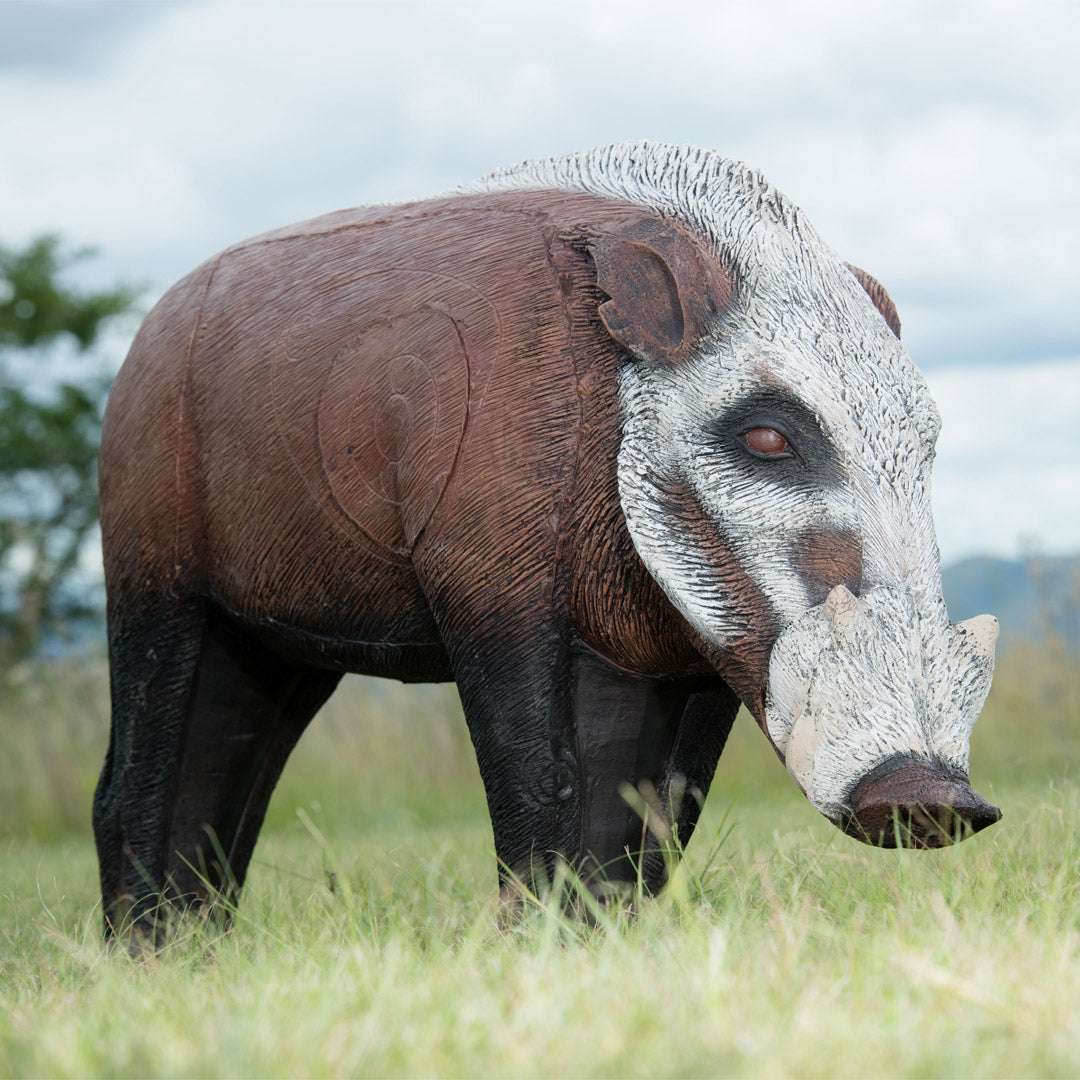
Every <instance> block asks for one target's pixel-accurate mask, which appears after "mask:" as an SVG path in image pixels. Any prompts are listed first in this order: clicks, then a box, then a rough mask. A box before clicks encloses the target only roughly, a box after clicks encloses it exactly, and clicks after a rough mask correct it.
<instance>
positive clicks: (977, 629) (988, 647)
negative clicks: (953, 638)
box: [826, 601, 998, 660]
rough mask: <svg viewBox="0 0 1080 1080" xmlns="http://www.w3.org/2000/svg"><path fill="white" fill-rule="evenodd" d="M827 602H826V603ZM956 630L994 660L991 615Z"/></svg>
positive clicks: (995, 628) (995, 633)
mask: <svg viewBox="0 0 1080 1080" xmlns="http://www.w3.org/2000/svg"><path fill="white" fill-rule="evenodd" d="M826 602H827V601H826ZM956 629H957V630H961V631H963V633H964V637H965V638H966V639H968V640H970V641H971V643H972V644H973V645H974V646H975V648H976V649H977V650H978V651H979V652H980V653H982V654H983V655H984V656H985V657H986V658H987V659H988V660H992V659H993V658H994V645H995V644H996V643H997V636H998V621H997V619H995V618H994V616H993V615H976V616H975V617H974V618H972V619H965V620H964V621H963V622H961V623H957V624H956Z"/></svg>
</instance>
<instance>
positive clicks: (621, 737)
mask: <svg viewBox="0 0 1080 1080" xmlns="http://www.w3.org/2000/svg"><path fill="white" fill-rule="evenodd" d="M505 644H506V643H505V642H504V646H505ZM491 655H492V650H491V649H490V648H488V649H487V650H484V649H480V648H468V647H465V648H459V649H458V650H457V652H456V657H455V675H456V678H457V683H458V689H459V692H460V693H461V698H462V705H463V708H464V711H465V716H466V719H467V721H468V723H469V730H470V733H471V735H472V739H473V745H474V747H475V749H476V756H477V761H478V764H479V766H480V773H481V776H482V777H483V780H484V786H485V789H486V792H487V798H488V809H489V811H490V814H491V820H492V826H493V830H494V839H495V853H496V855H497V857H498V859H499V865H500V877H501V881H502V885H503V888H504V892H506V893H512V892H513V889H514V882H515V880H516V879H520V880H521V881H524V882H525V883H526V884H527V885H530V886H532V887H534V888H543V885H544V882H545V881H550V880H551V878H552V874H553V872H554V869H555V864H556V862H557V861H558V860H559V859H562V860H565V861H566V862H569V863H570V864H572V865H574V866H576V867H577V868H578V869H579V870H580V872H581V873H582V874H583V876H584V877H585V878H586V879H587V880H588V881H589V883H590V887H594V888H595V891H597V892H603V891H605V889H606V888H607V887H608V886H609V885H610V884H611V883H612V882H616V881H624V882H626V881H629V882H635V881H637V880H638V872H639V862H640V870H641V874H642V881H643V884H644V885H645V887H646V888H647V889H649V890H654V889H657V888H659V887H660V886H661V885H662V884H663V881H664V878H665V876H666V865H665V861H664V855H663V853H662V852H660V851H659V850H658V845H657V844H656V843H655V842H654V841H653V840H652V839H651V838H650V837H647V838H646V839H645V841H644V843H643V833H642V821H641V818H640V817H639V816H638V815H637V814H636V813H635V811H634V810H633V809H632V808H631V807H630V805H629V804H628V803H627V801H626V799H625V798H624V796H623V794H622V793H621V790H620V787H621V785H623V784H630V785H631V786H632V787H639V788H641V789H642V790H646V791H651V792H655V797H653V796H652V795H651V794H650V798H654V801H655V802H656V805H657V806H658V807H662V808H663V813H664V814H666V815H668V820H667V827H668V828H669V829H670V828H672V827H674V829H675V830H677V834H678V837H679V839H680V841H682V842H685V840H686V839H688V838H689V835H690V833H691V832H692V830H693V827H694V823H695V822H696V820H697V815H698V811H699V803H698V802H697V798H696V795H697V794H700V797H702V798H703V797H704V795H705V793H706V792H707V791H708V788H709V783H710V781H711V780H712V775H713V772H714V771H715V768H716V762H717V759H718V758H719V755H720V751H721V750H722V748H723V745H724V741H725V740H726V738H727V733H728V731H729V730H730V727H731V723H732V720H733V719H734V716H735V712H736V710H737V708H738V701H737V699H736V698H735V696H734V695H733V694H732V693H731V691H730V690H728V688H727V687H726V686H725V685H724V684H723V683H722V682H720V680H719V679H714V678H694V679H663V680H661V679H647V678H640V677H637V676H633V675H630V674H627V673H625V672H622V671H620V670H618V669H616V668H614V667H613V666H611V665H610V664H608V663H606V662H605V661H603V660H602V659H600V658H599V657H598V656H596V655H595V654H592V653H588V652H571V651H570V650H569V649H567V648H566V646H565V645H563V644H562V642H561V641H560V640H558V638H557V637H556V636H555V635H554V634H550V635H545V633H543V632H540V633H537V635H536V636H535V637H534V639H533V640H532V642H530V647H529V648H528V649H521V650H512V649H507V648H505V647H504V649H503V651H502V652H501V653H500V654H499V659H498V660H497V661H490V660H489V661H488V662H486V663H481V662H480V661H478V660H476V659H474V658H476V657H482V656H487V657H490V656H491ZM650 785H651V788H650ZM680 789H681V792H682V793H683V794H682V795H681V796H680ZM676 802H678V803H679V805H678V807H677V808H675V813H674V820H671V814H670V811H671V809H672V808H673V807H672V805H671V804H674V803H676ZM654 824H657V825H658V824H659V823H657V822H655V821H654ZM643 849H644V851H643Z"/></svg>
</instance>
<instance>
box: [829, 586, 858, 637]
mask: <svg viewBox="0 0 1080 1080" xmlns="http://www.w3.org/2000/svg"><path fill="white" fill-rule="evenodd" d="M858 611H859V598H858V597H857V596H855V595H854V593H852V592H851V590H850V589H848V588H847V587H845V586H844V585H837V586H835V587H834V588H833V589H832V591H831V592H830V593H829V595H828V596H826V597H825V614H826V615H827V616H828V618H829V622H830V624H831V625H832V628H833V629H834V630H836V631H839V632H843V631H844V630H846V629H847V628H848V627H849V626H850V625H851V624H852V623H853V622H854V621H855V616H856V615H857V614H858Z"/></svg>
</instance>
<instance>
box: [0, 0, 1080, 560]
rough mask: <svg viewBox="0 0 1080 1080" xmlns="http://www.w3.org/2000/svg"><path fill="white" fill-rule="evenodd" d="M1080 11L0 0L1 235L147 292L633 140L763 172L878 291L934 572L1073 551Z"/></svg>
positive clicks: (861, 4) (1053, 7) (1077, 462)
mask: <svg viewBox="0 0 1080 1080" xmlns="http://www.w3.org/2000/svg"><path fill="white" fill-rule="evenodd" d="M1078 56H1080V4H1075V3H1066V2H1058V3H1051V2H1040V0H1025V2H1023V3H994V2H992V0H978V2H975V3H970V4H969V3H960V2H949V0H932V2H927V3H919V2H911V3H901V2H898V0H889V2H887V3H879V2H877V0H854V2H847V0H844V2H840V0H835V2H815V0H798V2H792V3H782V2H770V0H753V2H752V3H748V4H743V3H727V2H724V0H700V2H698V0H655V2H648V3H645V2H633V0H618V2H612V3H607V2H600V0H573V2H562V0H532V2H529V3H521V4H518V3H515V2H513V0H500V2H498V3H486V2H480V0H447V2H445V3H440V2H436V0H426V2H410V0H393V2H390V3H375V2H353V3H345V2H340V3H323V2H319V0H302V2H299V0H298V2H293V3H287V2H279V3H269V2H263V3H240V2H225V0H222V2H212V0H210V2H196V3H179V2H178V3H172V2H143V3H136V2H126V3H99V2H90V0H86V2H69V3H50V2H45V0H27V2H23V0H0V243H3V244H7V245H12V244H17V243H20V242H22V241H25V240H26V239H27V238H29V237H30V236H32V235H34V234H35V233H38V232H41V231H44V230H49V231H59V232H61V233H62V234H64V235H65V236H66V237H68V238H70V239H71V240H72V241H74V242H79V243H91V244H93V245H95V246H96V247H97V248H98V249H99V251H100V252H101V257H100V258H99V259H98V260H97V261H96V263H95V264H94V266H93V268H92V269H90V268H87V270H86V271H84V273H87V274H91V275H97V279H98V280H99V281H100V282H105V281H109V282H111V281H113V280H115V279H123V280H126V281H129V282H134V283H138V284H141V285H144V286H145V287H146V289H147V297H148V298H153V297H154V296H156V295H158V294H160V292H161V291H162V290H163V289H164V288H165V287H166V286H167V285H168V284H170V283H171V282H172V281H173V280H175V279H176V278H177V277H179V276H180V275H181V274H183V273H185V272H186V271H187V270H188V269H190V268H191V267H192V266H193V265H195V264H196V263H198V262H200V261H202V259H203V258H205V257H206V256H207V255H209V254H212V253H213V252H214V251H216V250H218V249H219V248H221V247H223V246H224V245H226V244H228V243H230V242H232V241H234V240H236V239H239V238H241V237H243V236H246V235H250V234H252V233H256V232H259V231H261V230H263V229H267V228H271V227H274V226H277V225H280V224H284V223H287V222H289V221H294V220H298V219H301V218H304V217H308V216H312V215H314V214H317V213H322V212H324V211H327V210H331V209H336V208H339V207H342V206H350V205H356V204H359V203H365V202H372V201H396V200H400V199H405V198H413V197H418V196H422V195H425V194H432V193H435V192H438V191H441V190H444V189H446V188H448V187H451V186H453V185H455V184H458V183H460V182H463V181H465V180H468V179H470V178H472V177H475V176H478V175H480V174H482V173H484V172H487V171H489V170H490V169H492V168H495V167H497V166H499V165H504V164H509V163H511V162H514V161H517V160H520V159H522V158H526V157H536V156H543V155H547V154H555V153H561V152H565V151H567V150H573V149H580V148H584V147H588V146H593V145H596V144H599V143H605V142H612V141H616V140H619V139H625V138H652V139H658V140H664V141H669V142H688V143H694V144H698V145H702V146H708V147H712V148H715V149H718V150H720V151H721V152H722V153H724V154H727V155H729V156H732V157H737V158H741V159H742V160H744V161H746V162H748V163H750V164H752V165H754V166H756V167H758V168H760V169H761V170H762V171H763V172H764V173H765V175H766V176H767V177H769V179H770V180H772V181H773V182H774V183H775V184H777V186H779V187H780V188H781V189H782V190H783V191H784V192H785V193H786V194H787V195H789V196H790V197H791V198H792V199H794V201H795V202H797V203H798V204H799V205H800V206H802V208H803V209H804V211H805V212H806V213H807V215H808V216H809V217H810V219H811V220H812V221H814V223H815V224H816V225H817V227H818V229H819V230H820V231H821V232H822V234H823V235H824V236H825V237H826V238H827V240H828V241H829V242H830V243H831V244H832V245H833V246H834V247H835V248H836V249H837V250H838V251H840V252H841V253H842V254H843V255H844V257H845V258H846V259H848V260H849V261H850V262H853V263H856V264H858V265H860V266H864V267H866V268H867V269H868V270H870V272H871V273H873V274H874V275H875V276H876V277H878V278H879V279H880V280H881V281H883V282H884V283H885V285H886V286H887V288H888V289H889V291H890V293H891V294H892V296H893V299H894V300H895V301H896V304H897V307H898V308H899V310H900V314H901V318H902V320H903V324H904V339H905V343H906V344H907V347H908V349H909V351H910V352H911V354H912V356H913V357H914V358H915V360H916V362H917V363H919V364H920V366H922V368H923V369H924V371H925V372H926V374H927V377H928V379H929V381H930V383H931V386H932V388H933V389H934V391H935V394H936V396H937V398H938V402H939V405H940V407H941V410H942V413H943V415H944V418H945V429H944V434H943V436H942V442H941V445H940V450H939V457H938V466H937V471H936V478H935V507H936V514H937V519H938V526H939V533H940V538H941V547H942V554H943V556H944V558H945V560H946V561H951V560H954V559H956V558H959V557H961V556H963V555H966V554H969V553H972V552H976V551H989V552H993V553H997V554H1003V555H1015V554H1017V553H1018V552H1020V551H1021V550H1024V549H1031V548H1036V549H1039V550H1043V551H1048V552H1053V551H1075V550H1080V302H1078V300H1080V213H1078V211H1080V63H1078V62H1077V57H1078Z"/></svg>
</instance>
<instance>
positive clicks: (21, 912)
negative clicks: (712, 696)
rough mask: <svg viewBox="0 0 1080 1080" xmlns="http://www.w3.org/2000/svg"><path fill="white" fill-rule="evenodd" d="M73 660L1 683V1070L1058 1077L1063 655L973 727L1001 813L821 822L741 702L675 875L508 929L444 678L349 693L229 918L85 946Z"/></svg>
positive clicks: (1030, 666)
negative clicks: (658, 885) (895, 834)
mask: <svg viewBox="0 0 1080 1080" xmlns="http://www.w3.org/2000/svg"><path fill="white" fill-rule="evenodd" d="M104 715H105V685H104V679H103V673H102V671H101V669H100V667H98V666H94V665H89V666H85V667H68V668H64V669H55V668H54V669H48V670H42V669H28V670H26V671H24V672H22V673H21V676H20V677H18V678H16V680H15V681H14V682H13V683H12V684H11V685H10V686H9V687H8V688H7V692H6V694H5V697H4V699H3V701H2V702H0V1074H3V1075H12V1076H38V1075H49V1076H105V1075H109V1076H143V1075H155V1076H264V1075H266V1076H284V1075H297V1076H350V1075H356V1076H386V1075H392V1076H417V1075H420V1076H430V1075H445V1076H537V1075H539V1076H554V1075H560V1076H658V1075H664V1076H668V1075H670V1076H677V1075H723V1076H762V1075H765V1076H868V1075H871V1076H913V1077H921V1076H928V1077H929V1076H1074V1075H1076V1074H1077V1073H1078V1072H1080V1013H1078V1011H1077V1009H1076V1007H1075V1003H1076V1001H1077V1000H1080V857H1078V854H1077V842H1076V840H1077V837H1078V836H1080V791H1078V789H1077V785H1076V784H1075V780H1074V770H1075V768H1076V763H1077V761H1080V757H1078V752H1080V674H1078V672H1077V668H1076V666H1075V665H1074V664H1072V663H1070V662H1069V657H1068V656H1067V655H1066V654H1065V653H1064V652H1061V651H1055V650H1054V649H1052V648H1051V649H1042V650H1039V651H1029V652H1014V653H1012V654H1010V655H1008V656H1006V657H1005V658H1004V659H1003V661H1002V663H1001V664H1000V666H999V673H998V677H997V679H996V681H995V689H994V691H993V693H992V696H991V699H990V702H989V703H988V706H987V709H986V711H985V714H984V717H983V719H982V720H980V723H979V725H978V726H977V728H976V738H975V741H974V745H973V748H972V766H973V767H972V773H973V779H974V780H975V783H976V787H977V788H978V789H979V790H980V791H981V792H982V793H983V794H984V795H986V796H987V797H988V798H990V799H992V800H993V801H995V802H996V803H997V804H998V805H1000V806H1001V807H1002V808H1003V810H1004V811H1005V815H1006V816H1005V818H1004V819H1003V821H1002V822H1001V823H1000V824H998V825H997V826H995V827H994V828H992V829H990V830H987V831H986V832H985V833H982V834H980V835H979V836H977V837H975V838H973V839H971V840H969V841H967V842H965V843H964V844H961V845H959V846H958V847H956V848H952V849H947V850H945V851H940V852H929V853H920V852H903V851H901V852H896V851H887V852H886V851H875V850H871V849H868V848H865V847H863V846H861V845H859V844H857V843H855V842H854V841H852V840H850V839H848V838H846V837H844V836H842V835H841V834H839V833H838V832H837V831H836V830H834V829H833V828H832V827H831V826H830V825H829V824H828V823H827V822H825V821H823V820H821V819H819V818H818V817H817V815H816V814H815V813H814V811H813V810H812V809H811V808H810V807H809V805H808V804H806V802H805V800H804V799H803V797H802V796H801V795H800V794H799V793H798V791H797V790H796V789H795V788H794V786H793V785H792V784H791V783H790V781H789V780H788V779H787V777H786V775H785V774H784V772H783V769H782V768H781V767H780V766H779V764H778V763H777V762H776V761H775V760H774V759H773V758H772V755H771V751H770V750H769V749H768V747H767V745H766V743H765V740H764V738H763V737H762V736H761V734H760V733H759V732H757V731H756V730H755V729H754V727H753V725H752V723H751V722H750V721H749V720H748V719H747V718H746V717H745V716H743V717H741V718H740V720H739V722H738V723H737V724H736V731H735V734H734V735H733V737H732V744H731V746H730V747H729V749H728V750H727V751H726V752H725V755H724V759H723V760H722V762H721V766H720V770H719V772H718V775H717V778H716V781H715V785H714V789H713V793H712V795H711V796H710V802H709V805H708V806H707V808H706V813H705V815H704V816H703V820H702V823H701V826H700V827H699V832H698V834H697V835H696V836H695V838H694V840H693V842H692V843H691V844H690V846H689V850H688V852H687V856H686V859H685V860H684V861H683V863H682V864H681V865H680V868H679V870H678V871H677V873H676V875H675V877H674V879H673V882H672V885H671V887H670V888H669V889H668V890H667V891H666V892H665V893H664V895H663V896H662V897H661V898H659V899H658V900H655V901H651V902H647V903H645V904H643V905H641V907H640V910H639V911H638V913H637V915H636V917H630V916H628V915H627V914H626V913H625V912H621V911H620V912H613V913H608V914H604V913H601V914H600V916H599V918H598V919H597V920H596V921H595V923H593V924H584V923H581V922H578V921H573V920H568V919H567V918H566V917H565V916H564V914H563V912H562V909H561V908H560V906H559V905H558V904H557V903H554V902H548V903H541V902H538V903H537V904H535V905H534V906H533V907H532V908H531V910H530V911H529V913H528V915H527V916H526V918H525V919H524V920H522V921H521V922H520V923H518V924H515V925H513V926H509V927H508V926H505V925H503V924H502V923H501V921H500V919H499V912H498V908H497V902H496V897H495V874H494V860H493V856H492V854H491V836H490V827H489V825H488V823H487V817H486V811H485V807H484V799H483V793H482V791H481V788H480V782H479V778H478V776H477V773H476V766H475V763H474V762H473V760H472V757H471V751H470V749H469V746H468V740H467V735H466V733H465V730H464V723H463V721H462V719H461V717H460V713H459V711H458V709H457V706H456V702H455V699H454V696H453V692H452V688H437V687H436V688H423V687H410V688H404V687H398V686H396V685H390V684H385V685H384V684H364V683H361V682H360V681H356V682H354V683H353V684H352V685H351V686H349V687H346V688H343V690H342V691H341V692H339V696H337V697H335V699H334V700H332V701H331V703H330V705H329V706H328V707H327V709H326V710H324V713H323V714H322V715H320V717H319V718H317V720H316V721H315V723H314V725H313V727H312V730H311V731H310V732H309V733H308V734H307V735H306V736H305V738H304V740H302V742H301V744H300V747H299V748H298V750H297V752H296V754H295V756H294V759H293V760H292V761H291V762H290V764H289V767H288V769H287V770H286V774H285V776H284V777H283V779H282V782H281V785H280V786H279V789H278V791H277V793H276V794H275V797H274V801H273V803H272V806H271V810H270V814H269V815H268V819H267V823H266V827H265V830H264V834H263V838H262V840H261V841H260V844H259V847H258V849H257V851H256V854H255V861H254V863H253V866H252V870H251V874H250V876H249V881H248V887H247V889H246V890H245V894H244V897H243V900H242V903H241V904H240V907H239V910H238V912H237V916H236V923H235V926H234V929H233V930H232V932H231V933H229V934H227V935H224V936H221V935H215V934H214V932H213V931H212V930H210V929H207V928H189V929H188V930H187V931H186V932H185V933H184V934H183V935H181V937H180V938H179V939H178V940H177V941H176V942H175V943H174V944H173V945H172V946H171V947H170V948H169V949H168V950H167V951H166V952H165V953H164V954H163V955H162V956H160V957H158V958H155V959H151V960H144V961H141V962H136V961H131V960H129V959H128V958H127V957H126V956H124V955H121V954H118V953H108V952H106V951H105V950H103V949H102V947H101V945H100V941H99V921H100V913H99V911H98V909H97V907H96V904H97V880H96V878H97V867H96V861H95V857H94V854H93V847H92V841H91V838H90V833H89V822H88V818H89V811H88V807H89V798H90V792H91V791H92V787H93V783H94V781H95V779H96V771H97V768H98V766H99V763H100V759H101V756H102V754H103V750H104V730H103V728H104V725H103V719H102V718H103V717H104Z"/></svg>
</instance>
